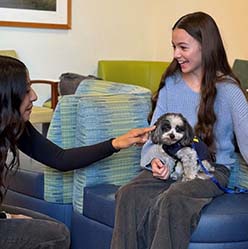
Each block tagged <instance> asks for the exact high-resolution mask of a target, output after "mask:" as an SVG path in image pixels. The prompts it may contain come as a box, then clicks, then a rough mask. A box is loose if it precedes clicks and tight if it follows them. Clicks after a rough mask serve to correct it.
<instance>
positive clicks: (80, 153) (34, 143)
mask: <svg viewBox="0 0 248 249" xmlns="http://www.w3.org/2000/svg"><path fill="white" fill-rule="evenodd" d="M152 129H153V128H140V129H133V130H131V131H129V132H127V133H126V134H124V135H122V136H120V137H117V138H114V139H109V140H107V141H104V142H102V143H98V144H95V145H90V146H83V147H78V148H71V149H62V148H60V147H59V146H57V145H56V144H54V143H52V142H51V141H50V140H48V139H47V138H45V137H44V136H43V135H41V134H40V133H39V132H38V131H37V130H36V129H35V128H34V127H33V126H32V124H31V123H30V122H27V123H26V129H25V131H24V133H23V134H22V136H21V137H20V139H19V141H18V148H19V149H20V150H21V151H22V152H23V153H25V154H27V155H28V156H30V157H32V158H33V159H35V160H37V161H39V162H41V163H43V164H45V165H47V166H50V167H52V168H55V169H58V170H61V171H68V170H73V169H78V168H83V167H86V166H88V165H90V164H92V163H94V162H96V161H99V160H101V159H103V158H106V157H108V156H110V155H112V154H113V153H114V152H118V151H119V149H123V148H127V147H129V146H131V145H132V144H135V143H144V142H145V141H146V140H147V137H148V132H149V131H151V130H152Z"/></svg>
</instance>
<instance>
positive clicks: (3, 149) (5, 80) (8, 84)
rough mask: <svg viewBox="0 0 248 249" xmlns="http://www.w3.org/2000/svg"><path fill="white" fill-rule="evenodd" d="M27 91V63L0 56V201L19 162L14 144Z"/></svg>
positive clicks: (22, 123) (20, 130)
mask: <svg viewBox="0 0 248 249" xmlns="http://www.w3.org/2000/svg"><path fill="white" fill-rule="evenodd" d="M26 91H27V69H26V66H25V65H24V64H23V63H22V62H21V61H19V60H17V59H15V58H11V57H8V56H0V187H1V191H0V202H2V200H3V197H4V194H5V192H6V183H5V182H6V177H7V175H8V173H9V171H10V170H12V169H13V168H16V169H17V168H18V166H19V164H20V162H19V154H18V149H17V147H16V144H17V140H18V138H19V137H20V135H21V134H22V132H23V129H24V121H23V119H22V117H21V114H20V105H21V103H22V100H23V99H24V97H25V94H26ZM7 158H8V160H7Z"/></svg>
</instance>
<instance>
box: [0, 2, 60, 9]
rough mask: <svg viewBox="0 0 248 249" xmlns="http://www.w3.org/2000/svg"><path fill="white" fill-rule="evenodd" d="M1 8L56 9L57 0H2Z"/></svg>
mask: <svg viewBox="0 0 248 249" xmlns="http://www.w3.org/2000/svg"><path fill="white" fill-rule="evenodd" d="M0 7H1V8H14V9H33V10H44V11H56V0H40V1H32V0H3V1H1V2H0Z"/></svg>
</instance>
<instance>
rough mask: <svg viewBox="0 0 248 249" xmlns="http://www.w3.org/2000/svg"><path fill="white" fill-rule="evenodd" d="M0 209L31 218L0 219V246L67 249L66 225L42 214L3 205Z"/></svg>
mask: <svg viewBox="0 0 248 249" xmlns="http://www.w3.org/2000/svg"><path fill="white" fill-rule="evenodd" d="M1 210H4V211H6V212H7V213H11V214H24V215H27V216H31V217H32V218H33V219H0V248H4V249H21V248H22V249H24V248H25V249H68V248H69V247H70V233H69V231H68V229H67V227H66V226H65V225H64V224H63V223H60V222H59V221H56V220H54V219H52V218H50V217H48V216H46V215H44V214H40V213H37V212H34V211H31V210H28V209H24V208H19V207H13V206H7V205H3V206H2V207H1Z"/></svg>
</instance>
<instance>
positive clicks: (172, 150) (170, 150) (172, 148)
mask: <svg viewBox="0 0 248 249" xmlns="http://www.w3.org/2000/svg"><path fill="white" fill-rule="evenodd" d="M182 147H183V146H182V145H181V144H180V143H179V142H177V143H175V144H172V145H166V144H163V145H162V148H163V150H164V151H165V152H166V153H167V154H168V155H169V156H171V157H172V158H174V159H178V158H177V156H176V153H177V152H178V151H179V150H180V149H182Z"/></svg>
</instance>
